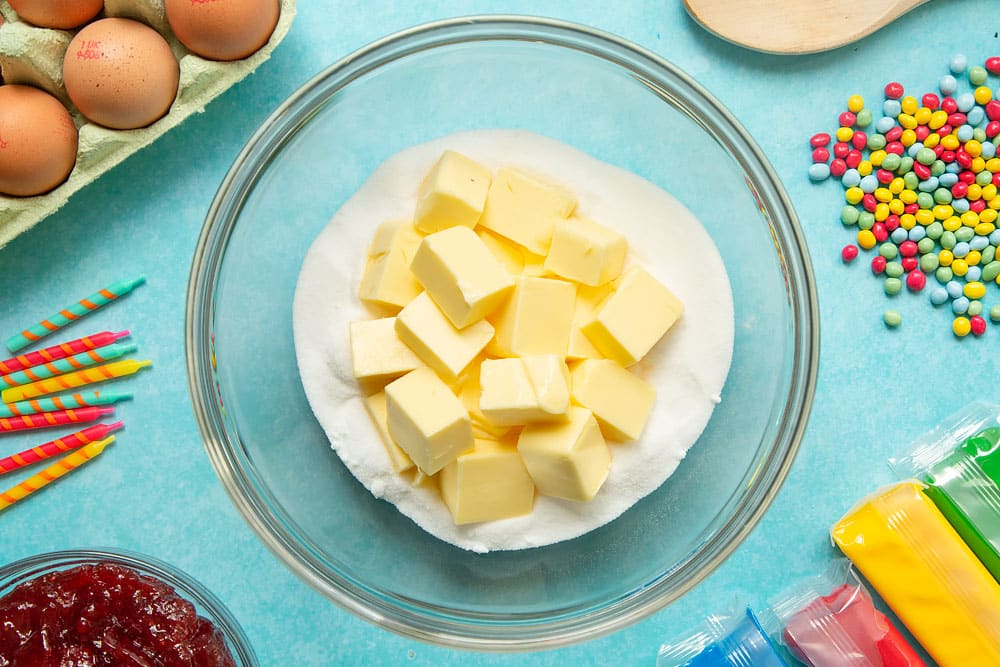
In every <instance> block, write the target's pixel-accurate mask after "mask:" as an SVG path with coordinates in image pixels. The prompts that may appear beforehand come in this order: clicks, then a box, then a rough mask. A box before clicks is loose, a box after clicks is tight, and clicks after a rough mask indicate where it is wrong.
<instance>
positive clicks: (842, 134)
mask: <svg viewBox="0 0 1000 667" xmlns="http://www.w3.org/2000/svg"><path fill="white" fill-rule="evenodd" d="M836 135H837V141H843V142H845V143H846V142H848V141H850V140H851V137H853V136H854V130H852V129H851V128H849V127H838V128H837V132H836Z"/></svg>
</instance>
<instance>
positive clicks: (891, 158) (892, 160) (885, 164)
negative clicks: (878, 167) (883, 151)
mask: <svg viewBox="0 0 1000 667" xmlns="http://www.w3.org/2000/svg"><path fill="white" fill-rule="evenodd" d="M899 160H900V158H899V156H898V155H896V154H895V153H889V154H888V155H886V156H885V159H884V160H882V168H883V169H885V170H886V171H896V170H897V169H899Z"/></svg>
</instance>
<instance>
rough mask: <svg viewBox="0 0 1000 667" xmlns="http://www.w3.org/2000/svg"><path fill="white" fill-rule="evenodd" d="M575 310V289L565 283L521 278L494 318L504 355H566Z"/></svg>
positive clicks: (497, 339)
mask: <svg viewBox="0 0 1000 667" xmlns="http://www.w3.org/2000/svg"><path fill="white" fill-rule="evenodd" d="M575 307H576V286H575V285H573V284H572V283H568V282H566V281H564V280H554V279H551V278H535V277H527V276H521V277H519V278H517V279H516V280H515V283H514V291H513V293H512V294H511V295H510V298H508V299H507V301H506V302H505V303H504V305H503V306H501V307H500V309H499V310H498V311H497V312H496V313H495V314H494V315H493V316H492V317H493V324H494V326H495V327H496V345H495V349H496V350H497V351H499V352H500V354H501V356H505V357H509V356H524V355H528V354H557V355H559V356H560V357H565V356H566V350H567V348H568V347H569V333H570V327H571V325H572V324H573V311H574V309H575Z"/></svg>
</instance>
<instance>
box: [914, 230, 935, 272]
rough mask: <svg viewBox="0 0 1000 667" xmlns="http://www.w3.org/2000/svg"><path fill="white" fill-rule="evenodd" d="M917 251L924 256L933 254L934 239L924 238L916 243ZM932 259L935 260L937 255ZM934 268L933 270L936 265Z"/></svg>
mask: <svg viewBox="0 0 1000 667" xmlns="http://www.w3.org/2000/svg"><path fill="white" fill-rule="evenodd" d="M917 250H919V251H920V254H922V255H926V254H928V253H931V252H933V250H934V239H929V238H927V237H926V236H925V237H924V238H922V239H920V240H919V241H917ZM934 257H935V258H937V255H934ZM934 266H935V268H937V265H936V264H935V265H934Z"/></svg>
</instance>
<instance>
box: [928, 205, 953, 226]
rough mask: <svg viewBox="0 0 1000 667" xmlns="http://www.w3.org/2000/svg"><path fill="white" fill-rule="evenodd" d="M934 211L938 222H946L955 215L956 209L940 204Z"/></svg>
mask: <svg viewBox="0 0 1000 667" xmlns="http://www.w3.org/2000/svg"><path fill="white" fill-rule="evenodd" d="M932 211H933V212H934V217H935V218H937V219H938V220H945V219H946V218H950V217H951V216H953V215H954V214H955V209H953V208H952V207H951V205H950V204H938V205H936V206H935V207H934V208H933V209H932ZM928 224H929V223H928Z"/></svg>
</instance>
